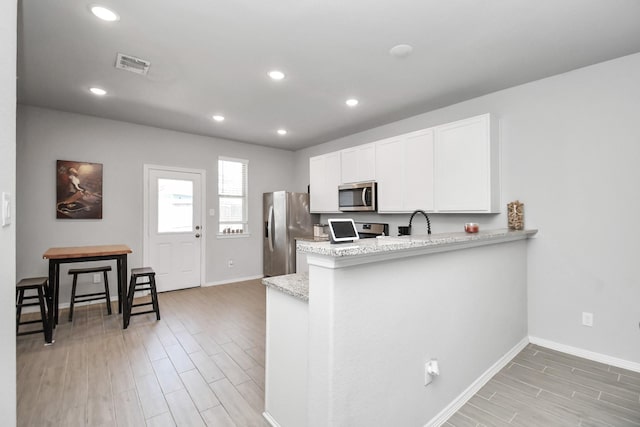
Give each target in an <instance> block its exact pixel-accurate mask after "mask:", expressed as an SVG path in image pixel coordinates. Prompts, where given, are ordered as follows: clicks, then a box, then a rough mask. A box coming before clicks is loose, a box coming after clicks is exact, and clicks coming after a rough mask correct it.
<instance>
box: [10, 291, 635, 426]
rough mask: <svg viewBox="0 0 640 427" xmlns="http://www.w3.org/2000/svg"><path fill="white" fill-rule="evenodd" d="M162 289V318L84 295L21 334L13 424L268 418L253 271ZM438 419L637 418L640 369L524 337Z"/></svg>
mask: <svg viewBox="0 0 640 427" xmlns="http://www.w3.org/2000/svg"><path fill="white" fill-rule="evenodd" d="M159 299H160V309H161V314H162V320H161V321H160V322H156V320H155V316H154V315H153V314H148V315H144V316H136V317H133V318H132V320H131V324H130V326H129V328H128V329H126V330H123V329H122V317H121V316H119V315H111V316H107V315H106V310H105V308H104V304H92V305H89V306H79V307H76V310H75V313H74V321H73V323H69V322H67V321H66V319H67V316H66V311H63V312H62V314H61V316H60V319H61V323H60V325H59V326H58V328H57V329H56V332H55V339H56V343H55V344H54V345H52V346H49V347H45V346H43V338H42V335H41V334H37V335H27V336H20V337H18V338H17V402H18V403H17V404H18V408H17V410H18V411H17V412H18V426H65V427H67V426H70V427H73V426H135V427H138V426H144V425H147V426H175V425H178V426H221V427H226V426H229V427H233V426H235V427H244V426H251V427H253V426H258V427H266V426H268V424H267V423H266V421H264V420H263V418H262V416H261V414H262V411H263V408H264V357H265V354H264V351H265V336H264V335H265V289H264V286H262V285H261V284H260V281H259V280H254V281H247V282H240V283H235V284H231V285H222V286H213V287H207V288H195V289H188V290H183V291H175V292H169V293H162V294H160V295H159ZM116 312H117V310H116ZM444 425H445V426H447V427H451V426H456V427H468V426H473V427H482V426H535V427H555V426H578V427H594V426H603V427H611V426H614V427H620V426H640V373H635V372H630V371H626V370H624V369H619V368H615V367H611V366H607V365H603V364H600V363H597V362H592V361H589V360H585V359H581V358H577V357H574V356H569V355H567V354H563V353H559V352H556V351H553V350H549V349H546V348H542V347H538V346H535V345H529V346H527V347H526V348H525V349H524V350H523V351H522V352H521V353H520V354H518V356H516V357H515V358H514V359H513V360H512V361H511V362H510V363H509V364H508V365H507V366H506V367H505V368H504V369H502V370H501V371H500V372H499V373H498V374H497V375H496V376H495V377H494V378H493V379H492V380H491V381H490V382H489V383H487V385H486V386H485V387H483V388H482V389H481V390H480V391H479V392H478V393H477V394H476V395H475V396H473V397H472V398H471V399H470V400H469V402H467V403H466V404H465V405H464V406H463V407H462V408H461V409H460V410H459V411H458V412H457V413H455V414H454V415H453V416H452V417H451V418H450V419H449V420H448V421H447V422H446V423H445V424H444ZM349 427H350V426H349ZM374 427H377V426H374ZM381 427H387V426H381ZM393 427H395V426H393ZM398 427H404V426H398ZM407 427H419V426H407Z"/></svg>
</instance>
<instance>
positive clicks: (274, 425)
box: [262, 411, 280, 427]
mask: <svg viewBox="0 0 640 427" xmlns="http://www.w3.org/2000/svg"><path fill="white" fill-rule="evenodd" d="M262 416H263V417H264V419H265V420H267V422H268V423H269V424H271V426H272V427H280V424H278V422H277V421H276V420H274V419H273V417H272V416H271V414H270V413H268V412H267V411H264V412H263V413H262Z"/></svg>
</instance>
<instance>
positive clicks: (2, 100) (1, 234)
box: [0, 0, 17, 426]
mask: <svg viewBox="0 0 640 427" xmlns="http://www.w3.org/2000/svg"><path fill="white" fill-rule="evenodd" d="M16 27H17V9H16V1H15V0H14V1H4V2H0V193H2V192H6V193H10V194H11V195H12V199H13V200H12V202H13V206H12V212H11V214H12V218H13V221H12V223H11V225H9V226H7V227H1V226H0V313H2V318H1V319H0V325H2V326H1V327H0V341H1V342H2V346H0V378H2V387H0V413H1V414H2V418H3V423H2V424H4V425H7V426H15V425H16V335H15V333H16V331H15V326H14V325H15V309H16V308H15V298H16V288H15V283H16V221H15V219H16V215H15V213H16V209H15V194H16V47H17V45H16V43H17V42H16V34H17V28H16Z"/></svg>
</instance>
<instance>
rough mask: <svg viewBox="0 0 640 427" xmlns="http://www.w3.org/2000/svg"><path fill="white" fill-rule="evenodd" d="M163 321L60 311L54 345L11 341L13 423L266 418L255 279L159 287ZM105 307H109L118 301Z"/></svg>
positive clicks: (234, 422)
mask: <svg viewBox="0 0 640 427" xmlns="http://www.w3.org/2000/svg"><path fill="white" fill-rule="evenodd" d="M159 303H160V312H161V315H162V320H161V321H159V322H157V321H156V320H155V315H153V314H147V315H143V316H135V317H132V318H131V324H130V325H129V328H128V329H126V330H123V329H122V316H119V315H117V314H116V315H111V316H107V315H106V309H105V306H104V304H92V305H90V306H82V307H76V309H75V310H74V319H73V323H69V322H67V320H66V319H67V313H68V312H67V311H66V310H64V311H62V312H61V317H60V324H59V325H58V327H57V329H56V331H55V344H54V345H52V346H48V347H45V346H43V338H42V335H41V334H37V335H30V336H29V335H27V336H20V337H18V340H17V398H18V408H17V412H18V426H65V427H66V426H92V427H93V426H116V425H117V426H136V427H137V426H144V425H145V424H146V425H148V426H173V425H180V426H204V425H209V426H238V427H242V426H260V427H263V426H267V425H268V423H266V421H264V420H263V418H262V415H261V414H262V412H263V410H264V354H265V289H264V286H263V285H262V284H260V281H259V280H255V281H249V282H242V283H238V284H232V285H222V286H212V287H207V288H195V289H189V290H183V291H176V292H168V293H162V294H160V295H159ZM114 313H117V309H116V311H115V312H114Z"/></svg>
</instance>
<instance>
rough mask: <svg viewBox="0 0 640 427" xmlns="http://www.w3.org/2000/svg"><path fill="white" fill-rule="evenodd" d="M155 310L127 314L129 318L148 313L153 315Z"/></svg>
mask: <svg viewBox="0 0 640 427" xmlns="http://www.w3.org/2000/svg"><path fill="white" fill-rule="evenodd" d="M155 312H156V311H155V310H147V311H138V312H136V313H129V316H137V315H139V314H149V313H155Z"/></svg>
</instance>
